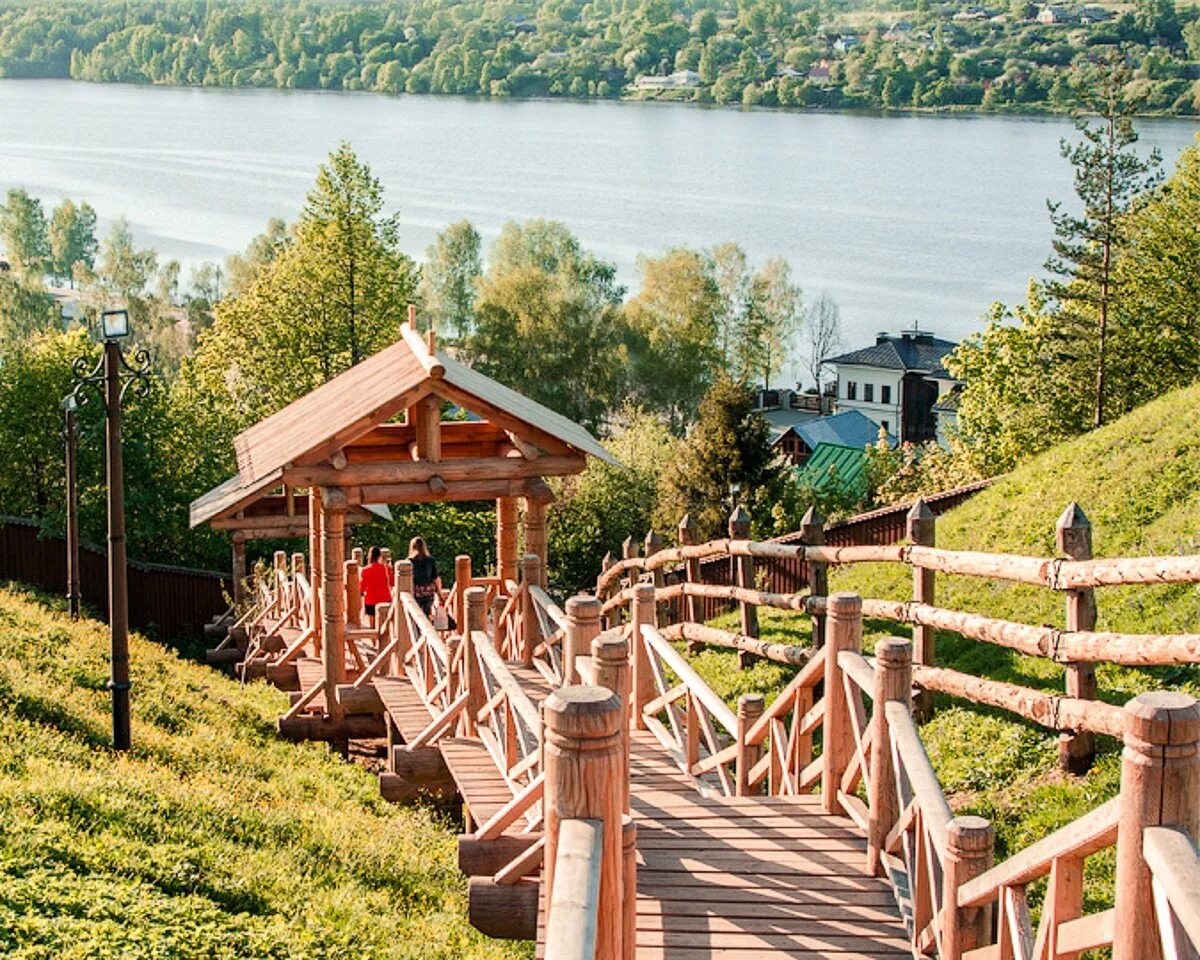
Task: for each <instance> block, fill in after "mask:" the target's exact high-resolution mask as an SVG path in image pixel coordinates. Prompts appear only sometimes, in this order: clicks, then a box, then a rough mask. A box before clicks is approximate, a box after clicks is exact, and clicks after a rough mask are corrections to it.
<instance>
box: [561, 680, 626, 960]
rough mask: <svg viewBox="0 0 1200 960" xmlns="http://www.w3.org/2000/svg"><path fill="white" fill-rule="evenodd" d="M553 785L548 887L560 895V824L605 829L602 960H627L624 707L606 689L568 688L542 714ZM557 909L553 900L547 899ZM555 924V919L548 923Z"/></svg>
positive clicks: (599, 939) (598, 942) (598, 954)
mask: <svg viewBox="0 0 1200 960" xmlns="http://www.w3.org/2000/svg"><path fill="white" fill-rule="evenodd" d="M542 715H543V717H544V719H545V724H546V729H545V736H544V741H543V749H544V757H545V771H546V787H545V798H544V811H545V838H546V852H545V858H544V861H543V862H544V867H543V870H542V874H543V881H542V882H543V884H544V886H543V889H544V890H546V891H550V890H553V889H554V872H555V865H556V860H557V858H558V833H559V825H560V824H561V823H562V821H563V820H566V819H573V818H585V819H589V820H599V821H600V822H601V823H602V824H603V825H604V842H603V848H602V849H603V854H602V857H601V866H600V909H599V911H598V914H599V915H598V917H597V923H596V928H597V929H596V954H595V956H596V960H617V958H618V957H622V956H623V955H624V954H623V952H622V932H623V929H624V926H625V911H624V909H623V905H624V896H623V888H624V886H625V883H624V875H625V864H624V851H623V848H624V846H625V844H624V831H623V822H622V816H621V789H620V783H621V779H622V776H623V773H622V770H621V731H620V725H621V704H620V700H619V699H618V697H617V695H616V694H615V693H612V692H611V691H609V690H606V689H604V688H603V687H592V686H581V685H576V686H572V687H562V688H560V689H558V690H555V691H553V692H552V693H551V694H550V695H549V696H548V697H547V698H546V700H545V705H544V706H543V708H542ZM546 899H547V903H549V896H547V898H546ZM546 919H547V924H549V920H550V918H549V917H547V918H546Z"/></svg>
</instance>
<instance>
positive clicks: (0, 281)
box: [0, 273, 58, 358]
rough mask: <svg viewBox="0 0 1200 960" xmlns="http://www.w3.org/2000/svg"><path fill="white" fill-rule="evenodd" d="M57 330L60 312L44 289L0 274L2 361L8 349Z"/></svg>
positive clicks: (8, 275)
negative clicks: (35, 336)
mask: <svg viewBox="0 0 1200 960" xmlns="http://www.w3.org/2000/svg"><path fill="white" fill-rule="evenodd" d="M57 328H58V311H57V310H56V309H55V307H54V301H53V300H52V299H51V298H50V296H49V294H47V293H46V292H45V290H44V289H42V288H41V287H35V286H32V285H30V284H28V283H25V282H23V281H22V280H21V279H20V277H16V276H12V275H10V274H4V273H0V358H3V355H4V351H5V350H6V349H9V348H11V347H13V346H15V345H17V344H19V343H21V342H23V341H25V340H28V339H29V338H30V337H32V336H34V335H35V334H37V333H41V332H43V331H45V330H52V329H57Z"/></svg>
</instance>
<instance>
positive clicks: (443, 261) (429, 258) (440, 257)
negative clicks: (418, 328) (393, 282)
mask: <svg viewBox="0 0 1200 960" xmlns="http://www.w3.org/2000/svg"><path fill="white" fill-rule="evenodd" d="M480 245H481V242H480V238H479V231H477V230H476V229H475V228H474V227H473V226H471V224H470V222H468V221H466V220H460V221H458V222H457V223H452V224H450V226H448V227H447V228H446V229H445V230H443V231H442V232H441V233H439V234H438V235H437V238H436V239H435V240H434V242H433V244H432V246H430V247H429V249H428V250H426V251H425V258H426V259H425V263H424V264H422V266H421V285H420V297H421V302H422V304H423V305H424V308H425V312H426V314H427V315H428V317H429V320H430V322H432V323H433V324H435V325H436V327H437V329H438V330H439V331H444V333H445V335H446V336H448V337H449V338H450V339H452V340H456V341H457V340H461V339H462V338H463V337H465V336H466V335H467V334H468V333H469V332H470V330H471V324H472V323H473V322H474V318H475V300H476V297H477V295H478V284H479V278H480V277H481V276H482V274H483V264H482V258H481V257H480Z"/></svg>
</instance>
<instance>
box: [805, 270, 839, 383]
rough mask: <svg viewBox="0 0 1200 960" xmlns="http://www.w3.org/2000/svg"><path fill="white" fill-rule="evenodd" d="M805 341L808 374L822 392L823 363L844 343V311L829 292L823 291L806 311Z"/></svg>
mask: <svg viewBox="0 0 1200 960" xmlns="http://www.w3.org/2000/svg"><path fill="white" fill-rule="evenodd" d="M802 329H803V330H804V342H805V346H806V348H807V349H806V362H807V366H808V375H809V376H810V377H812V382H813V386H815V387H816V388H817V392H818V393H820V392H821V379H822V375H823V373H824V370H825V368H824V367H823V366H822V364H823V363H824V362H825V360H827V359H828V358H829V357H830V356H831V355H832V354H833V353H834V351H836V350H837V349H838V348H839V347H840V346H841V343H842V313H841V310H839V309H838V305H837V301H836V300H834V299H833V297H831V296H830V295H829V294H828V293H824V292H823V293H822V294H821V295H820V296H819V297H817V299H816V300H814V301H813V302H812V303H811V304H810V305H809V306H808V308H807V309H806V310H805V312H804V325H803V327H802Z"/></svg>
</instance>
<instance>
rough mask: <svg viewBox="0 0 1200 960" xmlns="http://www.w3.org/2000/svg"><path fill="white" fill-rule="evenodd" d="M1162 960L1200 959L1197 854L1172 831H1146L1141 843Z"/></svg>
mask: <svg viewBox="0 0 1200 960" xmlns="http://www.w3.org/2000/svg"><path fill="white" fill-rule="evenodd" d="M1142 851H1143V854H1144V855H1145V858H1146V866H1147V867H1149V868H1150V880H1151V889H1152V890H1153V892H1154V916H1155V919H1156V920H1157V922H1158V935H1159V942H1160V947H1161V949H1162V955H1163V957H1164V958H1165V960H1196V958H1197V957H1200V853H1197V851H1196V844H1195V842H1194V841H1193V840H1192V838H1191V837H1189V836H1188V835H1187V833H1185V832H1184V831H1182V830H1179V829H1177V828H1172V827H1147V828H1146V830H1145V834H1144V837H1143V840H1142Z"/></svg>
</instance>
